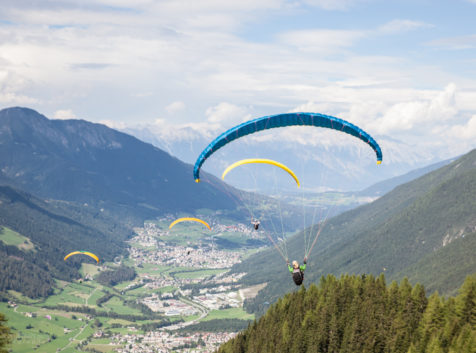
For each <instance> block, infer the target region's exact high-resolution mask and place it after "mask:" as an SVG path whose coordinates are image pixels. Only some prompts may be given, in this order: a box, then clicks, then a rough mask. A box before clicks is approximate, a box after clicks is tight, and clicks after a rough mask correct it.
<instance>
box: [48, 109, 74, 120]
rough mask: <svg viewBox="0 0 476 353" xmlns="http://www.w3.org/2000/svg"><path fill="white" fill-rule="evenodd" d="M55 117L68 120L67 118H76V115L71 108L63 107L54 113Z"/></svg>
mask: <svg viewBox="0 0 476 353" xmlns="http://www.w3.org/2000/svg"><path fill="white" fill-rule="evenodd" d="M53 117H54V119H60V120H67V119H76V118H77V117H76V115H75V114H74V113H73V111H72V110H71V109H62V110H57V111H56V112H55V113H54V115H53Z"/></svg>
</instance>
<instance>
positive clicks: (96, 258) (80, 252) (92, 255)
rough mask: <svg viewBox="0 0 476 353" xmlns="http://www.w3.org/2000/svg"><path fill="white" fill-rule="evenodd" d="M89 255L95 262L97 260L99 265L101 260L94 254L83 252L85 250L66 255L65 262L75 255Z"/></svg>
mask: <svg viewBox="0 0 476 353" xmlns="http://www.w3.org/2000/svg"><path fill="white" fill-rule="evenodd" d="M80 254H82V255H87V256H89V257H92V258H93V259H94V260H96V262H97V263H99V258H98V257H97V256H96V255H94V254H93V253H92V252H89V251H83V250H80V251H73V252H71V253H69V254H68V255H66V256H65V257H64V261H66V260H67V259H68V258H69V257H70V256H73V255H80Z"/></svg>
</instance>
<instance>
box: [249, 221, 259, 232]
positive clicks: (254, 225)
mask: <svg viewBox="0 0 476 353" xmlns="http://www.w3.org/2000/svg"><path fill="white" fill-rule="evenodd" d="M251 224H252V225H253V227H254V228H255V230H258V228H259V224H260V221H259V220H257V219H255V220H251Z"/></svg>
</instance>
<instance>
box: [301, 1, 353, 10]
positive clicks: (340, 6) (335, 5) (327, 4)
mask: <svg viewBox="0 0 476 353" xmlns="http://www.w3.org/2000/svg"><path fill="white" fill-rule="evenodd" d="M358 2H362V0H304V3H306V4H309V5H311V6H316V7H320V8H322V9H324V10H348V9H350V8H351V7H352V6H353V5H355V4H356V3H358Z"/></svg>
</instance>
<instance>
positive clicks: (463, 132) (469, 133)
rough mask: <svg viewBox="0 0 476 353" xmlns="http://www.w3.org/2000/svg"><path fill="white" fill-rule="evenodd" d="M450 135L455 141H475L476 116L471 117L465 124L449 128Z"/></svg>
mask: <svg viewBox="0 0 476 353" xmlns="http://www.w3.org/2000/svg"><path fill="white" fill-rule="evenodd" d="M450 132H451V134H452V135H453V136H454V137H455V138H457V139H464V140H468V141H470V140H472V141H475V140H476V115H473V116H472V117H471V118H470V119H469V120H468V121H467V122H466V124H463V125H455V126H452V127H451V128H450Z"/></svg>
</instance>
